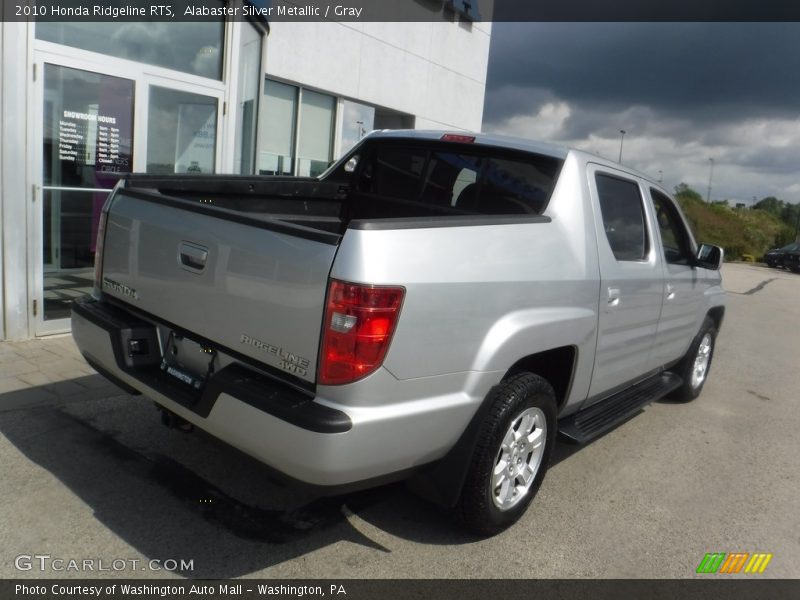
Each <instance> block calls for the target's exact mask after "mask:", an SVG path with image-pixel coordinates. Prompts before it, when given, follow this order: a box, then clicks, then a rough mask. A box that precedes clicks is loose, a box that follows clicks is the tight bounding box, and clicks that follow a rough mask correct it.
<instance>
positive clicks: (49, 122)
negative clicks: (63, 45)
mask: <svg viewBox="0 0 800 600" xmlns="http://www.w3.org/2000/svg"><path fill="white" fill-rule="evenodd" d="M44 109H45V114H44V134H45V135H44V140H43V141H44V163H45V164H44V179H45V185H54V186H60V187H63V186H66V187H77V188H95V189H111V188H112V187H114V184H115V183H116V180H117V179H119V178H120V177H121V176H123V175H124V174H126V173H130V172H131V168H132V157H133V82H132V81H130V80H127V79H122V78H119V77H112V76H109V75H102V74H99V73H91V72H87V71H79V70H77V69H69V68H66V67H57V66H53V65H46V69H45V106H44Z"/></svg>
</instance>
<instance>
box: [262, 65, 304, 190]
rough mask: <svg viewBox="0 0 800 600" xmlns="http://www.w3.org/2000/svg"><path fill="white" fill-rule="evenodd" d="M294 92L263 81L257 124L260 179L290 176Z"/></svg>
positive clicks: (279, 85)
mask: <svg viewBox="0 0 800 600" xmlns="http://www.w3.org/2000/svg"><path fill="white" fill-rule="evenodd" d="M296 120H297V88H296V87H295V86H293V85H287V84H285V83H279V82H277V81H272V80H271V79H266V80H265V81H264V98H263V101H262V107H261V119H260V121H259V152H258V172H259V173H260V174H262V175H292V174H293V173H294V165H293V164H292V163H293V162H294V134H295V121H296Z"/></svg>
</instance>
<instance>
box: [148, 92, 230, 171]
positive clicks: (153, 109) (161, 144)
mask: <svg viewBox="0 0 800 600" xmlns="http://www.w3.org/2000/svg"><path fill="white" fill-rule="evenodd" d="M216 141H217V99H216V98H212V97H209V96H202V95H200V94H191V93H189V92H181V91H178V90H171V89H167V88H161V87H156V86H151V87H150V115H149V119H148V124H147V172H148V173H155V174H158V175H166V174H169V173H213V172H214V170H215V169H214V165H215V160H216Z"/></svg>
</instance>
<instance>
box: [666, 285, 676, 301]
mask: <svg viewBox="0 0 800 600" xmlns="http://www.w3.org/2000/svg"><path fill="white" fill-rule="evenodd" d="M664 294H666V296H667V300H673V299H674V298H675V288H674V287H673V286H672V284H671V283H668V284H667V286H666V288H665V291H664Z"/></svg>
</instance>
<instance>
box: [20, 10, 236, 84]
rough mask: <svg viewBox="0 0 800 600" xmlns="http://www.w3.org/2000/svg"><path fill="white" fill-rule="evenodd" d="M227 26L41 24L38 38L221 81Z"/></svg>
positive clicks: (214, 23)
mask: <svg viewBox="0 0 800 600" xmlns="http://www.w3.org/2000/svg"><path fill="white" fill-rule="evenodd" d="M224 35H225V24H224V22H223V21H222V20H220V21H212V22H204V21H191V22H152V21H151V22H142V23H140V22H136V23H114V22H103V23H85V22H58V23H55V22H53V23H51V22H38V23H36V38H37V39H40V40H44V41H47V42H53V43H56V44H64V45H66V46H72V47H74V48H81V49H83V50H89V51H91V52H98V53H100V54H107V55H109V56H116V57H118V58H126V59H129V60H135V61H139V62H143V63H147V64H150V65H156V66H158V67H165V68H167V69H175V70H176V71H183V72H185V73H191V74H193V75H199V76H201V77H209V78H211V79H217V80H220V81H221V80H222V52H223V51H222V48H223V47H224V44H223V42H224Z"/></svg>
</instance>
